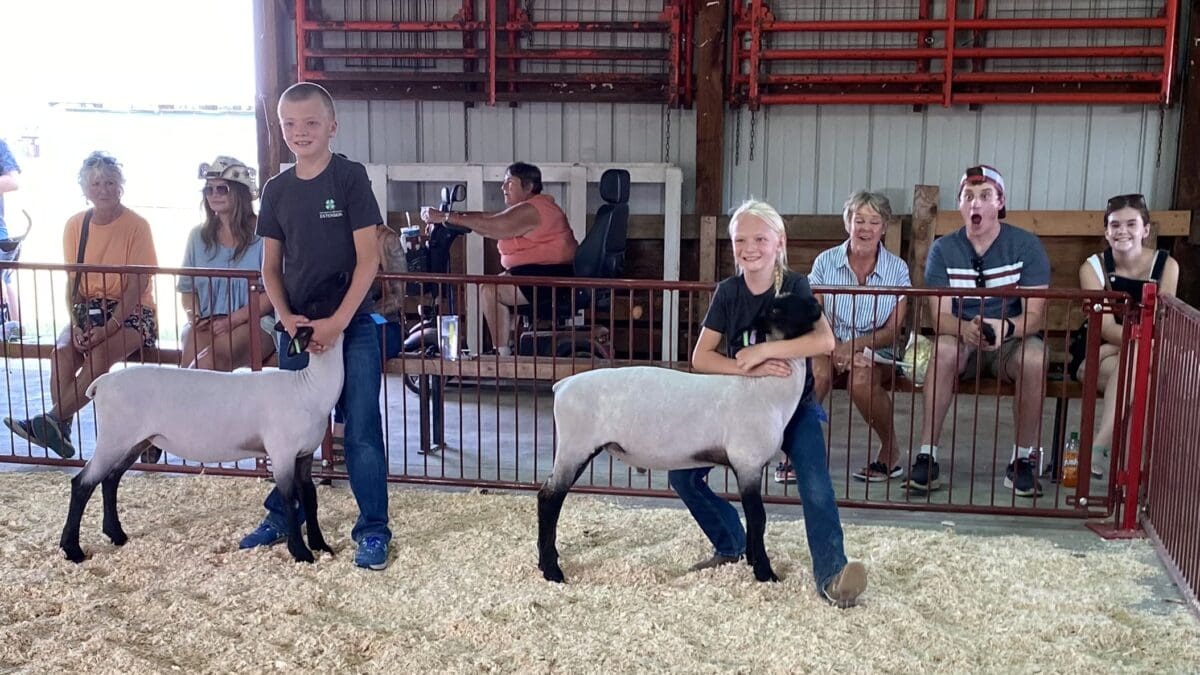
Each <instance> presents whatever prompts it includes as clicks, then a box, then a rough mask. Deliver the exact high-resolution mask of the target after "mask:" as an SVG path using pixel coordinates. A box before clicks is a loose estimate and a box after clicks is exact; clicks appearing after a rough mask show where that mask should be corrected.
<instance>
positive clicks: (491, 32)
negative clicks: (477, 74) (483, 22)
mask: <svg viewBox="0 0 1200 675" xmlns="http://www.w3.org/2000/svg"><path fill="white" fill-rule="evenodd" d="M487 15H488V17H487V19H488V81H487V104H488V105H496V0H488V2H487Z"/></svg>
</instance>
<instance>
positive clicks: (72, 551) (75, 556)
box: [62, 546, 87, 564]
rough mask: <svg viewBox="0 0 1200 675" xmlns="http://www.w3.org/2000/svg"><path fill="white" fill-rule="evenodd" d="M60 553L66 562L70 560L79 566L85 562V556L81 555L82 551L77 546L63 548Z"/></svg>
mask: <svg viewBox="0 0 1200 675" xmlns="http://www.w3.org/2000/svg"><path fill="white" fill-rule="evenodd" d="M62 553H63V556H64V557H65V558H66V559H67V560H70V561H71V562H73V563H75V564H79V563H81V562H83V561H84V560H87V556H86V555H85V554H84V553H83V549H82V548H79V546H63V547H62Z"/></svg>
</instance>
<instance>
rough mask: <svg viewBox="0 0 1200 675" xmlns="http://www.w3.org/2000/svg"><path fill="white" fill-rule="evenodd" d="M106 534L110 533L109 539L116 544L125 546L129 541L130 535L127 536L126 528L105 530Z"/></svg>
mask: <svg viewBox="0 0 1200 675" xmlns="http://www.w3.org/2000/svg"><path fill="white" fill-rule="evenodd" d="M104 534H106V535H108V540H109V541H111V542H112V543H113V545H114V546H124V545H125V544H126V543H127V542H128V541H129V537H128V536H126V534H125V531H124V530H117V531H116V532H105V533H104Z"/></svg>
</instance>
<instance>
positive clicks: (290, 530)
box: [274, 464, 314, 563]
mask: <svg viewBox="0 0 1200 675" xmlns="http://www.w3.org/2000/svg"><path fill="white" fill-rule="evenodd" d="M274 473H275V488H276V489H277V490H279V496H280V498H281V499H282V500H283V513H284V515H285V516H286V518H287V547H288V552H289V553H291V554H292V558H293V559H294V560H295V561H296V562H307V563H310V562H313V560H314V558H313V554H312V551H310V550H308V547H307V546H305V545H304V535H303V534H301V533H300V514H299V513H298V509H297V508H296V497H297V494H296V492H297V490H296V465H295V464H292V465H291V466H279V465H276V466H275V472H274Z"/></svg>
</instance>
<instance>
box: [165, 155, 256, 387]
mask: <svg viewBox="0 0 1200 675" xmlns="http://www.w3.org/2000/svg"><path fill="white" fill-rule="evenodd" d="M200 178H202V179H204V189H203V192H204V196H203V198H202V199H201V208H202V209H203V210H204V216H205V217H204V223H203V224H201V225H197V226H196V228H195V229H193V230H192V232H191V234H189V235H188V241H187V248H186V250H185V251H184V254H183V266H184V267H202V268H209V269H213V268H215V269H230V270H252V271H255V272H257V271H258V270H260V269H262V257H263V244H262V240H261V239H260V238H259V237H258V235H256V234H255V233H254V227H255V225H256V223H257V216H255V214H254V206H253V204H252V201H253V199H254V196H255V185H254V169H251V168H249V167H247V166H246V165H245V164H244V163H242V162H240V161H238V160H237V159H234V158H233V157H217V159H216V160H214V161H213V162H212V163H205V164H201V165H200ZM176 289H177V290H178V291H179V293H180V295H181V300H182V302H183V309H184V312H186V313H187V318H188V323H187V325H186V326H184V328H183V334H182V342H183V352H182V354H181V357H180V365H181V366H183V367H185V368H206V369H209V370H225V371H228V370H233V369H234V368H240V367H243V366H250V365H251V364H250V340H251V338H252V336H253V331H256V330H257V331H259V332H260V333H261V335H260V336H259V337H260V338H261V339H260V341H259V344H261V345H262V354H263V357H264V358H265V357H266V356H269V355H270V354H271V353H272V351H273V350H274V346H273V345H274V341H273V339H272V336H270V335H268V334H266V333H265V332H262V329H261V328H260V324H259V319H260V318H261V317H262V316H264V315H266V314H269V313H271V311H272V309H271V304H270V302H269V301H268V300H267V296H266V294H265V293H264V294H262V295H260V296H259V303H258V307H253V308H252V307H250V290H249V283H248V281H247V279H245V278H230V277H219V276H199V275H198V276H181V277H180V278H179V282H178V284H177V286H176Z"/></svg>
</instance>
